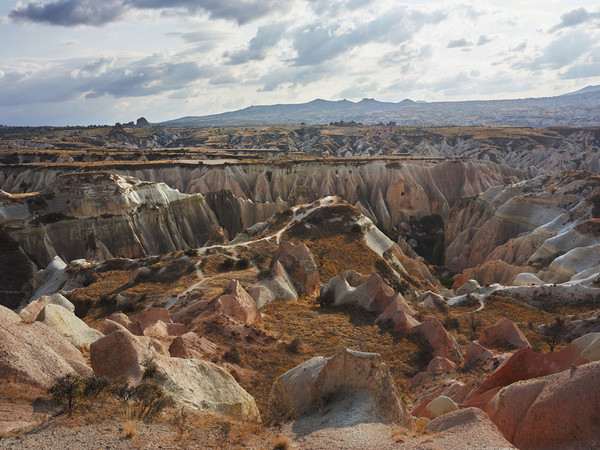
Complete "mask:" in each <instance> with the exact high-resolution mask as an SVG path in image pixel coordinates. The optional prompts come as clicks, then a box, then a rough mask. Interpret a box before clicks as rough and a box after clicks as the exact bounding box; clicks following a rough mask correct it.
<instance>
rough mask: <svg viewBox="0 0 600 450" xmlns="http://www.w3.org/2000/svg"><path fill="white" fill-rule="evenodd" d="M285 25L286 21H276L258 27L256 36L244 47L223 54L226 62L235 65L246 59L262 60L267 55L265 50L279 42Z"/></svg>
mask: <svg viewBox="0 0 600 450" xmlns="http://www.w3.org/2000/svg"><path fill="white" fill-rule="evenodd" d="M287 26H288V24H287V23H278V24H273V25H267V26H261V27H259V28H258V31H257V32H256V36H254V37H253V38H252V39H251V40H250V43H249V44H248V46H247V47H246V48H243V49H240V50H234V51H229V52H225V53H224V54H223V56H224V57H226V58H228V61H227V64H231V65H237V64H244V63H247V62H248V61H262V60H263V59H265V57H266V55H267V50H268V49H269V48H271V47H273V46H275V45H276V44H277V43H278V42H279V40H280V39H281V37H282V35H283V33H284V32H285V30H286V28H287Z"/></svg>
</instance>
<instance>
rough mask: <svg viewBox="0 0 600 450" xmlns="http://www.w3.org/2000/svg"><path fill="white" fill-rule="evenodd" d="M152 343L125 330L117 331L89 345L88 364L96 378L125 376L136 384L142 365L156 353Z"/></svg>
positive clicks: (141, 371) (140, 377)
mask: <svg viewBox="0 0 600 450" xmlns="http://www.w3.org/2000/svg"><path fill="white" fill-rule="evenodd" d="M152 344H153V342H152V341H147V340H145V339H144V338H143V337H138V336H135V335H133V334H131V333H130V332H129V331H126V330H117V331H114V332H113V333H111V334H109V335H107V336H105V337H103V338H101V339H98V340H97V341H96V342H94V343H93V344H92V345H90V362H91V364H92V369H94V373H95V374H96V375H98V376H107V377H111V378H116V377H119V376H125V377H127V378H129V379H130V380H132V381H133V382H135V383H137V382H139V381H140V380H141V379H142V376H143V374H144V366H143V365H142V363H144V362H146V361H150V360H152V358H154V357H155V356H156V355H157V354H158V352H157V351H156V346H155V345H152Z"/></svg>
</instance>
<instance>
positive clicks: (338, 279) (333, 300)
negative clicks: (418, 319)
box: [321, 270, 414, 320]
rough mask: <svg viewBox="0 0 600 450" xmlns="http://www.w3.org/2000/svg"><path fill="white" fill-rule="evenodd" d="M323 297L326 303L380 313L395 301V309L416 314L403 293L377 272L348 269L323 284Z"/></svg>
mask: <svg viewBox="0 0 600 450" xmlns="http://www.w3.org/2000/svg"><path fill="white" fill-rule="evenodd" d="M321 299H322V301H323V302H325V303H326V304H333V305H355V306H361V307H363V308H364V309H366V310H367V311H373V312H376V313H379V314H381V313H383V312H384V311H385V310H386V309H387V308H388V307H390V305H391V304H392V303H393V304H394V305H395V309H400V310H402V311H404V312H406V313H407V314H414V311H413V310H412V308H411V307H410V306H409V305H408V303H407V302H406V300H404V298H403V297H402V294H400V293H398V292H395V291H394V289H392V288H391V287H390V286H388V285H387V284H386V283H385V282H384V281H383V280H382V279H381V277H380V276H379V275H378V274H376V273H373V274H371V275H368V276H365V275H361V274H360V273H358V272H355V271H354V270H347V271H346V272H344V273H343V274H341V275H337V276H335V277H333V278H332V279H331V280H329V281H328V282H327V284H325V285H324V286H323V288H322V289H321ZM382 320H383V319H382Z"/></svg>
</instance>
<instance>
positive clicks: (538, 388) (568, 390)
mask: <svg viewBox="0 0 600 450" xmlns="http://www.w3.org/2000/svg"><path fill="white" fill-rule="evenodd" d="M599 382H600V362H592V363H588V364H584V365H582V366H578V367H576V368H574V369H569V370H567V371H565V372H562V373H560V374H557V375H554V376H551V377H546V378H538V379H533V380H528V381H525V382H521V383H514V384H511V385H510V386H508V387H506V388H504V389H502V390H500V391H499V392H498V394H497V395H496V397H495V399H494V400H493V401H492V402H490V404H491V408H490V413H489V414H490V416H491V419H492V420H493V421H494V422H495V423H496V424H497V425H498V427H499V428H500V430H501V431H502V432H503V433H504V435H505V437H506V438H507V439H509V440H510V441H511V442H513V443H514V444H515V445H516V446H517V447H518V448H523V449H546V448H565V447H569V448H595V447H597V446H598V445H599V444H600V422H598V405H599V404H600V390H599V389H597V386H598V383H599Z"/></svg>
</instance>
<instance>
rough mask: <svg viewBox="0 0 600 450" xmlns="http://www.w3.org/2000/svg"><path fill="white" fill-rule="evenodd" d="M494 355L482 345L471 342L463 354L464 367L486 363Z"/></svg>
mask: <svg viewBox="0 0 600 450" xmlns="http://www.w3.org/2000/svg"><path fill="white" fill-rule="evenodd" d="M493 356H494V355H493V354H492V352H490V351H489V350H488V349H487V348H485V347H484V346H483V345H481V344H478V343H477V342H475V341H473V342H471V343H470V344H469V345H468V346H467V351H466V352H465V362H464V365H465V366H470V365H472V364H475V363H476V362H477V361H486V360H488V359H490V358H492V357H493Z"/></svg>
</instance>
